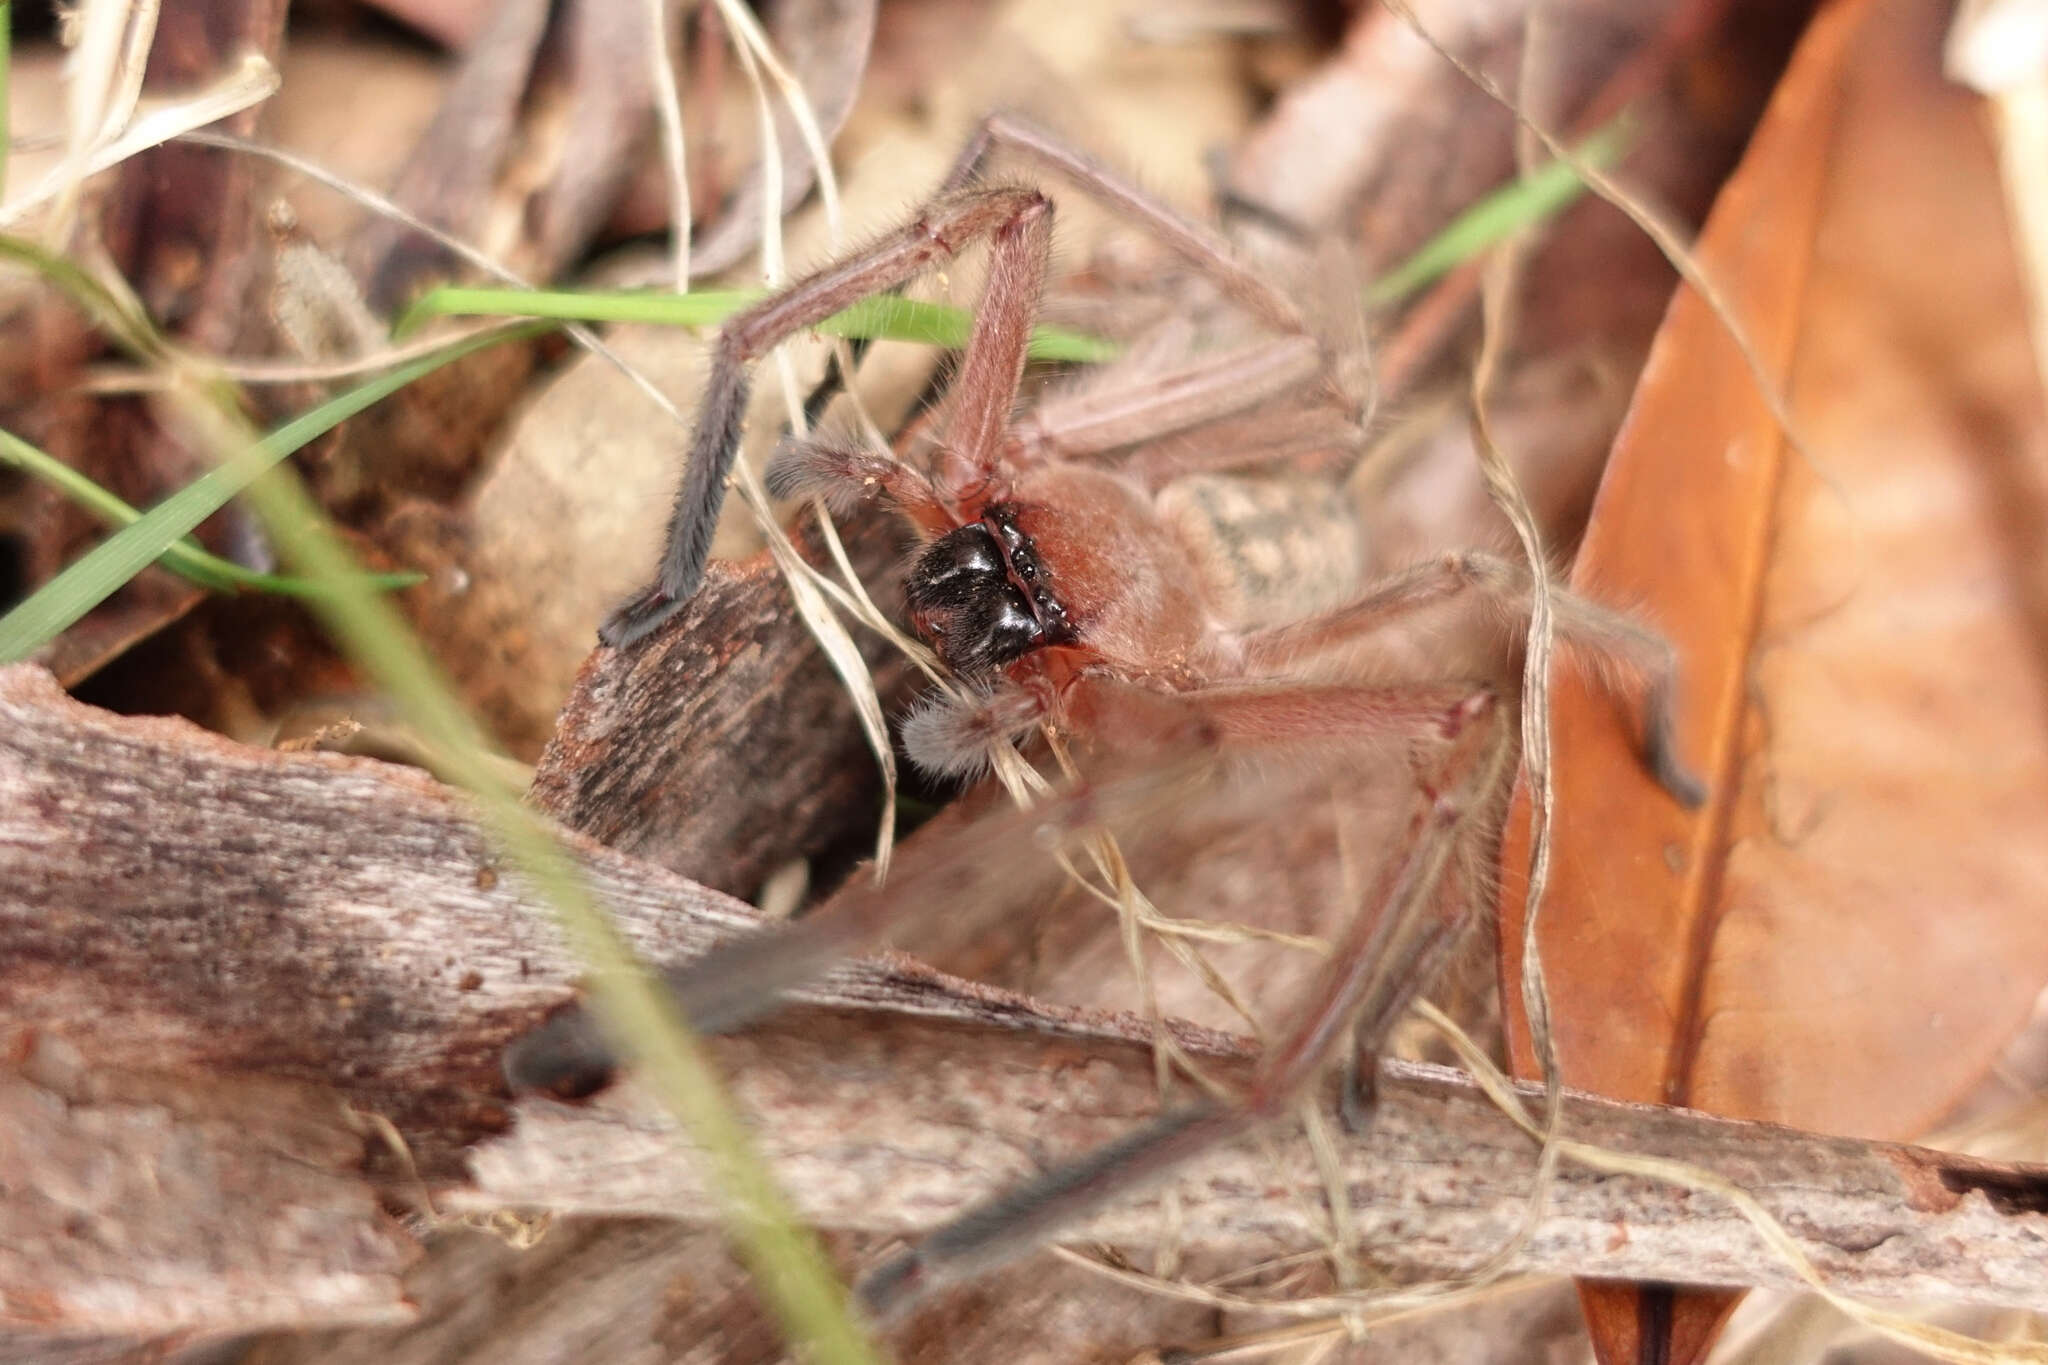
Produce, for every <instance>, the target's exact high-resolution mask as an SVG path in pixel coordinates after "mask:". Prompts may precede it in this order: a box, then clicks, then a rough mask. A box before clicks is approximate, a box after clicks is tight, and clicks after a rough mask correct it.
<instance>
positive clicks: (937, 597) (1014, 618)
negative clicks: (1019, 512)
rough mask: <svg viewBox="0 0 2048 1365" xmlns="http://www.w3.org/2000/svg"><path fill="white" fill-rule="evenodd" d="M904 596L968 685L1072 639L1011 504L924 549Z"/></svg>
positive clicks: (927, 636)
mask: <svg viewBox="0 0 2048 1365" xmlns="http://www.w3.org/2000/svg"><path fill="white" fill-rule="evenodd" d="M904 593H905V596H906V597H907V599H908V601H909V605H910V625H911V629H913V630H915V631H916V632H917V633H918V635H919V636H921V637H922V638H923V639H924V640H925V642H926V643H928V644H930V645H931V647H932V648H933V649H934V650H936V651H938V655H939V657H940V658H941V659H943V660H944V661H945V663H946V666H947V667H948V668H950V669H952V670H953V671H954V672H956V673H959V674H961V675H962V676H965V677H974V676H978V675H985V674H988V673H992V672H994V671H995V670H996V669H999V668H1001V667H1002V666H1003V665H1004V664H1007V663H1009V662H1011V661H1012V660H1014V659H1019V658H1022V657H1023V656H1024V655H1026V654H1028V653H1030V652H1031V651H1032V650H1034V649H1039V648H1042V647H1044V646H1046V645H1061V644H1069V643H1072V641H1073V639H1074V629H1073V625H1072V623H1071V622H1070V621H1069V619H1068V616H1067V610H1066V608H1065V606H1063V605H1062V604H1061V603H1060V600H1059V598H1058V597H1056V596H1054V594H1053V590H1052V584H1051V582H1050V581H1049V579H1048V578H1047V576H1046V573H1045V567H1044V565H1043V564H1041V563H1040V561H1039V557H1038V552H1037V550H1036V548H1035V547H1034V546H1033V545H1032V543H1031V538H1030V537H1029V536H1028V535H1026V534H1025V533H1024V531H1023V530H1022V528H1020V527H1019V526H1018V525H1017V517H1016V508H1015V507H1013V506H1012V505H1010V504H1007V503H991V504H990V505H989V507H988V508H987V510H986V511H985V512H984V514H983V516H982V519H981V520H980V521H973V522H969V523H968V524H967V525H965V526H961V527H959V528H957V529H955V530H952V531H949V532H947V533H946V534H945V535H943V536H940V537H939V538H938V539H937V540H934V541H933V542H932V543H931V544H930V545H928V546H926V547H925V549H924V552H923V553H922V554H920V555H918V557H917V562H916V563H915V564H913V565H912V566H911V569H910V579H909V581H908V583H907V584H906V585H905V588H904Z"/></svg>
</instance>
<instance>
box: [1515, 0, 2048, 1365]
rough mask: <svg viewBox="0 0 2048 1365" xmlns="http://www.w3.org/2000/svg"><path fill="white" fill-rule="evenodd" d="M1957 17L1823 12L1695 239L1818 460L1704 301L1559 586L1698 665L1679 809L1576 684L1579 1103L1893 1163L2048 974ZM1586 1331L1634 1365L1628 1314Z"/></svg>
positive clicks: (1609, 1298)
mask: <svg viewBox="0 0 2048 1365" xmlns="http://www.w3.org/2000/svg"><path fill="white" fill-rule="evenodd" d="M1943 8H1944V7H1942V6H1940V5H1938V4H1934V3H1931V2H1930V0H1845V2H1840V3H1836V4H1834V5H1833V6H1831V7H1830V8H1828V9H1827V10H1826V11H1824V13H1823V14H1822V16H1821V17H1820V18H1819V19H1818V20H1817V21H1816V23H1815V25H1814V27H1813V28H1812V30H1811V31H1810V32H1809V34H1808V36H1807V38H1806V40H1805V41H1804V43H1803V45H1802V47H1801V50H1800V52H1799V55H1798V57H1797V58H1796V59H1795V62H1794V65H1793V68H1792V70H1791V71H1790V72H1789V73H1788V75H1787V77H1786V79H1785V81H1784V83H1783V85H1782V86H1781V88H1780V90H1779V93H1778V95H1777V97H1776V99H1775V100H1774V103H1773V105H1772V108H1771V110H1770V112H1769V113H1768V114H1767V116H1766V119H1765V123H1764V125H1763V127H1762V129H1761V130H1760V132H1759V133H1758V135H1757V138H1756V140H1755V142H1754V144H1753V145H1752V148H1751V151H1750V154H1749V156H1748V158H1747V160H1746V161H1745V163H1744V165H1743V167H1742V169H1741V171H1740V172H1739V173H1738V175H1737V176H1736V178H1735V179H1734V180H1733V181H1732V182H1731V183H1730V185H1729V187H1728V190H1727V191H1726V193H1725V194H1724V195H1723V197H1722V200H1721V202H1720V203H1719V205H1718V206H1717V207H1716V209H1715V212H1714V215H1713V218H1712V220H1711V221H1710V223H1709V225H1708V228H1707V231H1706V233H1705V235H1704V237H1703V239H1702V242H1701V245H1700V258H1701V261H1702V265H1703V268H1704V269H1705V270H1706V272H1707V273H1708V275H1709V276H1710V277H1711V278H1712V279H1714V280H1716V281H1718V282H1719V284H1720V287H1721V288H1723V289H1725V290H1726V291H1728V294H1729V297H1730V300H1731V302H1732V304H1733V307H1734V311H1735V313H1736V315H1737V316H1738V317H1740V318H1741V319H1742V320H1743V322H1744V324H1745V325H1746V326H1747V328H1748V329H1749V330H1750V333H1751V335H1752V337H1753V338H1754V340H1755V343H1756V345H1757V348H1758V350H1759V352H1760V359H1761V363H1762V364H1763V366H1764V367H1765V369H1766V371H1767V372H1768V374H1769V376H1770V379H1771V382H1772V383H1773V384H1775V385H1776V386H1777V387H1778V388H1779V390H1780V391H1781V392H1783V393H1785V394H1787V395H1789V397H1790V401H1791V403H1792V407H1793V410H1794V413H1795V414H1796V420H1797V423H1798V426H1799V429H1800V432H1801V435H1802V436H1803V438H1804V440H1805V442H1806V449H1805V451H1804V453H1802V452H1801V451H1799V450H1796V449H1794V448H1793V447H1792V446H1791V445H1790V444H1788V442H1787V439H1786V437H1785V434H1784V432H1783V431H1782V430H1781V429H1780V427H1779V425H1778V423H1777V422H1776V421H1775V420H1774V419H1773V417H1772V415H1771V413H1770V411H1769V409H1768V407H1767V405H1766V403H1765V401H1764V400H1763V398H1762V397H1760V396H1759V393H1758V390H1757V387H1756V383H1755V381H1754V380H1753V379H1752V377H1751V375H1750V373H1749V371H1748V369H1747V367H1746V365H1745V363H1744V361H1743V360H1742V358H1741V357H1740V355H1739V354H1738V352H1737V350H1736V349H1735V347H1734V345H1733V344H1732V343H1731V341H1730V339H1729V335H1728V332H1727V330H1726V328H1725V326H1724V324H1723V323H1722V322H1721V321H1720V320H1719V319H1717V318H1716V317H1715V316H1714V315H1713V313H1712V311H1711V310H1710V309H1709V308H1707V307H1706V306H1705V305H1704V304H1703V303H1702V302H1701V300H1700V299H1699V298H1698V297H1697V296H1696V295H1695V294H1693V293H1692V292H1690V291H1686V292H1684V293H1681V295H1680V296H1679V298H1678V300H1677V302H1676V303H1675V304H1674V305H1673V308H1672V311H1671V314H1670V316H1669V318H1668V319H1667V321H1666V324H1665V327H1664V330H1663V332H1662V334H1661V335H1660V337H1659V339H1658V342H1657V345H1656V347H1655V349H1654V350H1653V352H1652V355H1651V359H1650V363H1649V366H1648V368H1647V370H1646V373H1645V377H1644V380H1643V383H1642V386H1641V388H1640V389H1639V391H1638V393H1637V397H1636V401H1635V405H1634V408H1633V410H1632V412H1631V415H1630V418H1629V421H1628V423H1627V425H1626V427H1625V428H1624V430H1623V433H1622V437H1621V439H1620V441H1619V443H1618V445H1617V446H1616V449H1615V453H1614V458H1613V462H1612V463H1611V464H1610V466H1609V472H1608V475H1607V479H1606V483H1605V485H1604V486H1603V488H1602V490H1601V493H1600V497H1599V500H1598V502H1597V504H1596V508H1595V514H1594V522H1593V525H1592V527H1591V529H1590V530H1589V532H1588V536H1587V540H1586V543H1585V548H1584V551H1583V552H1582V554H1581V557H1580V560H1579V563H1578V568H1577V571H1576V574H1575V576H1574V582H1575V584H1576V585H1577V586H1578V587H1580V588H1581V589H1583V590H1585V591H1588V592H1590V593H1592V594H1594V595H1597V596H1600V597H1603V598H1605V599H1607V600H1611V601H1622V602H1633V603H1637V604H1641V605H1642V606H1643V607H1644V608H1645V609H1646V614H1647V615H1648V616H1650V617H1651V618H1652V619H1654V620H1655V621H1656V622H1657V623H1658V624H1659V625H1660V626H1661V627H1662V628H1663V629H1665V630H1666V631H1667V632H1668V633H1669V635H1670V636H1671V638H1672V639H1673V641H1674V642H1675V643H1676V644H1677V645H1678V647H1679V650H1680V653H1681V656H1682V657H1683V659H1684V661H1685V665H1686V668H1687V673H1688V677H1687V681H1686V684H1685V686H1684V693H1683V699H1682V704H1681V710H1682V716H1681V722H1682V736H1683V751H1684V752H1685V753H1686V754H1687V755H1688V756H1690V757H1691V758H1692V759H1693V760H1694V761H1695V762H1696V763H1699V764H1701V765H1703V767H1704V770H1705V772H1706V773H1707V775H1708V777H1709V778H1710V780H1711V784H1712V788H1713V796H1712V799H1711V800H1710V802H1709V804H1708V806H1707V807H1706V808H1705V809H1704V810H1702V811H1700V812H1698V813H1696V814H1688V813H1686V812H1684V811H1681V810H1679V809H1678V808H1677V807H1676V806H1674V805H1673V804H1672V803H1671V802H1670V800H1669V799H1668V798H1666V797H1665V796H1664V795H1663V794H1662V793H1660V792H1659V791H1658V790H1657V789H1656V787H1655V786H1654V784H1653V783H1652V782H1651V780H1650V778H1649V777H1648V776H1647V775H1645V774H1643V773H1642V772H1641V771H1640V769H1639V767H1638V765H1637V764H1636V762H1635V760H1634V757H1633V754H1632V753H1631V738H1630V735H1629V732H1628V729H1627V727H1625V726H1623V725H1622V724H1620V723H1619V721H1618V716H1617V713H1616V711H1615V709H1614V707H1613V705H1612V704H1611V703H1610V702H1609V701H1607V700H1605V699H1604V697H1603V696H1602V695H1601V694H1600V693H1599V692H1598V691H1597V690H1596V689H1589V688H1588V687H1586V686H1585V685H1583V684H1580V683H1576V682H1563V683H1562V684H1561V686H1560V688H1559V692H1558V695H1557V700H1556V707H1555V712H1554V716H1553V729H1554V734H1555V737H1556V746H1557V753H1558V763H1557V768H1558V771H1557V812H1558V815H1557V823H1556V845H1555V850H1554V853H1555V860H1554V864H1553V869H1554V870H1553V872H1552V874H1551V883H1550V893H1549V896H1548V900H1547V904H1546V909H1545V911H1544V915H1545V918H1544V922H1543V932H1542V943H1543V946H1544V960H1545V963H1546V968H1547V975H1548V979H1549V987H1550V994H1551V999H1552V1002H1553V1013H1554V1020H1555V1032H1556V1042H1557V1051H1558V1058H1559V1064H1560V1067H1561V1070H1562V1074H1563V1078H1564V1080H1565V1082H1566V1083H1567V1084H1569V1085H1572V1086H1583V1087H1588V1088H1592V1089H1597V1090H1599V1091H1601V1092H1603V1093H1606V1094H1610V1095H1615V1096H1619V1097H1625V1098H1631V1099H1639V1100H1655V1101H1661V1102H1664V1103H1672V1104H1688V1105H1692V1106H1695V1107H1698V1108H1702V1109H1706V1110H1710V1111H1712V1112H1715V1113H1720V1114H1727V1115H1731V1116H1740V1117H1745V1118H1762V1119H1771V1120H1775V1121H1778V1122H1782V1123H1790V1124H1796V1125H1799V1126H1803V1127H1811V1128H1816V1129H1820V1130H1823V1131H1831V1132H1838V1133H1845V1134H1856V1135H1868V1136H1877V1137H1904V1136H1909V1135H1912V1134H1914V1133H1918V1132H1921V1131H1924V1130H1926V1129H1927V1128H1928V1127H1930V1126H1931V1125H1932V1124H1934V1123H1935V1122H1936V1121H1937V1120H1939V1119H1940V1118H1941V1117H1942V1115H1943V1114H1944V1113H1945V1112H1946V1111H1947V1110H1948V1109H1949V1108H1950V1107H1951V1106H1953V1105H1954V1104H1955V1103H1956V1102H1957V1101H1958V1100H1959V1099H1960V1098H1961V1097H1962V1096H1963V1095H1964V1094H1965V1093H1966V1092H1967V1091H1968V1089H1969V1088H1970V1086H1971V1085H1972V1084H1973V1083H1974V1082H1976V1081H1977V1080H1978V1079H1979V1078H1980V1077H1981V1076H1982V1075H1983V1073H1984V1072H1985V1070H1986V1069H1987V1068H1988V1067H1989V1066H1990V1065H1991V1064H1992V1063H1993V1061H1994V1060H1995V1059H1996V1057H1997V1056H1998V1054H1999V1051H2000V1049H2001V1048H2002V1047H2003V1046H2004V1045H2005V1044H2006V1042H2007V1041H2008V1039H2009V1038H2010V1037H2011V1036H2012V1034H2013V1033H2014V1032H2015V1031H2016V1030H2017V1029H2018V1028H2019V1027H2020V1026H2021V1025H2022V1024H2023V1023H2024V1022H2025V1020H2026V1019H2027V1017H2028V1014H2029V1011H2030V1010H2031V1007H2032V1005H2033V1002H2034V1000H2035V997H2036V996H2037V995H2038V994H2039V992H2040V990H2041V988H2042V985H2043V983H2044V982H2048V921H2044V920H2043V919H2042V918H2041V916H2040V913H2039V906H2040V903H2041V898H2042V895H2043V892H2044V890H2048V853H2044V850H2048V708H2044V706H2043V701H2044V691H2043V683H2044V662H2048V644H2044V642H2048V578H2044V576H2043V574H2042V570H2041V568H2040V557H2039V556H2040V546H2041V541H2042V531H2043V528H2044V526H2048V427H2044V421H2043V412H2042V396H2041V393H2040V391H2039V388H2038V385H2037V383H2036V380H2035V371H2034V364H2033V357H2032V355H2031V352H2030V350H2029V345H2028V333H2027V326H2026V317H2025V313H2024V309H2023V298H2022V292H2021V289H2020V282H2019V278H2018V275H2017V272H2016V268H2015V265H2014V262H2013V260H2012V257H2011V253H2010V249H2009V246H2008V243H2009V241H2010V237H2009V234H2008V232H2007V229H2006V224H2005V221H2004V215H2003V212H2002V208H2001V199H2000V192H1999V186H1998V182H1997V177H1996V166H1995V163H1994V160H1993V157H1992V154H1991V150H1990V148H1989V146H1988V145H1987V143H1986V140H1985V138H1984V136H1983V131H1982V129H1981V127H1980V126H1979V123H1978V120H1977V107H1976V105H1977V102H1976V101H1975V100H1974V99H1973V98H1972V97H1971V96H1969V95H1968V94H1967V93H1966V92H1964V91H1962V90H1960V89H1959V88H1957V87H1953V86H1949V85H1946V84H1944V83H1943V81H1942V79H1941V76H1940V68H1939V52H1940V41H1941V33H1940V24H1941V22H1942V17H1943V13H1942V12H1943ZM1526 828H1527V826H1526V807H1525V806H1518V813H1517V820H1516V822H1515V825H1514V827H1513V833H1512V837H1511V839H1510V842H1509V846H1508V851H1507V853H1506V856H1505V858H1504V862H1503V867H1504V871H1505V876H1504V885H1503V892H1502V899H1501V904H1502V909H1503V915H1502V919H1503V928H1502V940H1501V941H1502V944H1503V954H1502V960H1503V978H1502V979H1503V983H1504V987H1505V995H1506V997H1507V998H1508V999H1510V1000H1515V999H1517V998H1518V996H1519V989H1518V986H1517V984H1516V983H1517V981H1518V979H1519V972H1520V969H1521V959H1520V953H1519V951H1518V948H1519V942H1520V935H1521V918H1522V916H1521V905H1522V896H1523V890H1524V878H1523V875H1522V874H1523V869H1524V867H1525V863H1526V856H1527V845H1526V837H1527V836H1526ZM1511 1037H1512V1042H1513V1045H1514V1053H1515V1057H1516V1061H1517V1064H1518V1065H1519V1066H1520V1067H1522V1068H1523V1069H1524V1071H1527V1070H1529V1069H1531V1068H1532V1058H1531V1053H1530V1048H1529V1045H1528V1040H1527V1033H1526V1028H1525V1027H1524V1026H1523V1025H1522V1024H1521V1023H1520V1021H1519V1020H1517V1021H1516V1024H1515V1027H1514V1028H1513V1030H1512V1031H1511ZM1589 1301H1590V1302H1599V1303H1604V1304H1605V1306H1606V1308H1607V1309H1608V1310H1610V1311H1611V1310H1619V1314H1618V1318H1617V1320H1616V1321H1617V1323H1618V1327H1617V1335H1616V1336H1614V1337H1611V1338H1609V1340H1608V1341H1607V1343H1606V1346H1607V1348H1608V1352H1609V1353H1608V1354H1607V1355H1606V1357H1605V1358H1608V1359H1617V1358H1621V1356H1620V1355H1619V1354H1618V1352H1619V1351H1620V1350H1621V1349H1622V1346H1623V1339H1624V1338H1625V1337H1627V1336H1628V1335H1629V1334H1630V1333H1631V1332H1633V1331H1634V1330H1635V1329H1634V1326H1633V1324H1631V1323H1628V1322H1626V1321H1624V1320H1626V1319H1630V1318H1632V1317H1633V1315H1634V1313H1635V1302H1634V1295H1633V1293H1632V1292H1630V1293H1628V1294H1627V1295H1626V1296H1625V1298H1623V1299H1620V1300H1617V1299H1616V1298H1615V1297H1614V1295H1613V1294H1612V1292H1610V1291H1602V1292H1599V1293H1593V1294H1590V1295H1589ZM1721 1307H1722V1305H1721V1304H1720V1303H1719V1302H1718V1301H1713V1300H1708V1299H1702V1300H1698V1301H1694V1302H1693V1303H1692V1304H1691V1307H1690V1309H1688V1308H1686V1306H1685V1304H1684V1303H1683V1302H1681V1304H1680V1309H1679V1317H1678V1319H1677V1321H1678V1324H1679V1326H1680V1328H1681V1329H1683V1328H1685V1326H1686V1324H1687V1323H1688V1322H1690V1323H1691V1324H1692V1326H1694V1327H1697V1326H1698V1325H1699V1321H1700V1320H1703V1319H1705V1318H1708V1317H1711V1316H1713V1315H1714V1314H1717V1313H1718V1312H1719V1311H1720V1309H1721ZM1688 1313H1690V1314H1691V1317H1688V1316H1687V1314H1688ZM1681 1334H1682V1333H1681ZM1598 1335H1600V1329H1599V1327H1598V1326H1597V1325H1596V1336H1598ZM1674 1358H1677V1357H1674Z"/></svg>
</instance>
